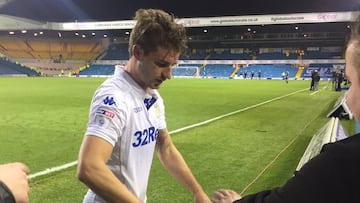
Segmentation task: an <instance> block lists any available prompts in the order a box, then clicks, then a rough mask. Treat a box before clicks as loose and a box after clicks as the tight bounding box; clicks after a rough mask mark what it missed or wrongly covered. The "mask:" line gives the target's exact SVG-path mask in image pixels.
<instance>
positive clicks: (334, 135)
mask: <svg viewBox="0 0 360 203" xmlns="http://www.w3.org/2000/svg"><path fill="white" fill-rule="evenodd" d="M347 137H349V135H348V133H347V132H346V131H345V129H344V128H343V126H342V125H341V123H340V121H339V118H338V117H331V118H330V120H329V121H328V122H327V123H326V124H325V125H324V126H323V127H322V128H321V129H320V130H319V131H317V132H316V133H315V135H313V137H312V139H311V140H310V143H309V145H308V146H307V148H306V150H305V152H304V154H303V156H302V157H301V159H300V162H299V164H298V166H297V167H296V171H299V170H300V168H301V167H302V166H303V165H304V164H305V163H306V162H308V161H309V160H310V159H312V158H313V157H315V156H316V155H318V154H319V153H320V151H321V149H322V147H323V145H325V144H327V143H331V142H335V141H338V140H342V139H344V138H347Z"/></svg>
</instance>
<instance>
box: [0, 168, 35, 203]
mask: <svg viewBox="0 0 360 203" xmlns="http://www.w3.org/2000/svg"><path fill="white" fill-rule="evenodd" d="M28 173H29V169H28V167H27V166H25V165H24V164H22V163H18V162H17V163H9V164H4V165H0V180H1V181H2V182H3V183H5V185H6V186H7V187H8V188H9V189H10V191H11V193H12V194H13V195H14V197H15V200H16V202H17V203H27V202H29V196H28V193H29V185H28V180H27V176H26V175H27V174H28Z"/></svg>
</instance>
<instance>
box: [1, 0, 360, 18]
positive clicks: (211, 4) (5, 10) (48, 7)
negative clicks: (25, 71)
mask: <svg viewBox="0 0 360 203" xmlns="http://www.w3.org/2000/svg"><path fill="white" fill-rule="evenodd" d="M1 2H7V3H5V5H3V6H2V7H1V8H0V13H1V14H7V15H13V16H19V17H25V18H30V19H34V20H40V21H50V22H65V21H75V20H78V21H94V20H125V19H131V18H132V17H133V15H134V13H135V11H136V10H137V9H139V8H158V9H163V10H166V11H168V12H172V13H174V15H175V16H176V17H179V18H183V17H211V16H232V15H254V14H278V13H282V14H285V13H299V12H332V11H353V10H357V9H359V8H360V0H246V1H245V0H207V1H205V0H181V1H177V0H137V1H136V0H101V1H94V0H0V3H1Z"/></svg>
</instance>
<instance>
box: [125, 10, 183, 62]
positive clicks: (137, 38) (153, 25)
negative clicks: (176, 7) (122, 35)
mask: <svg viewBox="0 0 360 203" xmlns="http://www.w3.org/2000/svg"><path fill="white" fill-rule="evenodd" d="M134 20H136V21H137V22H136V25H135V27H134V28H133V30H132V31H131V34H130V40H129V54H130V56H132V54H133V53H132V47H133V45H135V44H138V45H140V46H141V48H142V49H143V50H144V54H145V55H147V54H148V53H150V52H154V51H156V50H157V49H158V48H159V47H161V48H166V49H172V50H176V51H179V52H180V53H181V54H183V53H184V52H185V50H186V48H187V47H186V31H185V27H184V26H183V25H181V24H178V23H176V22H175V17H174V15H172V14H169V13H166V12H165V11H162V10H158V9H139V10H137V11H136V13H135V18H134Z"/></svg>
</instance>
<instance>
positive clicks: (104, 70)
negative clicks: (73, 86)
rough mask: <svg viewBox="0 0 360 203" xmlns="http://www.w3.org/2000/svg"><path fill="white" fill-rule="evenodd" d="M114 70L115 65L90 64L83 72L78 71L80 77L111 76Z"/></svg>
mask: <svg viewBox="0 0 360 203" xmlns="http://www.w3.org/2000/svg"><path fill="white" fill-rule="evenodd" d="M114 70H115V65H104V64H92V65H90V66H89V67H87V68H85V69H84V70H82V71H80V74H79V75H80V76H91V75H98V76H108V75H112V74H113V73H114Z"/></svg>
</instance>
